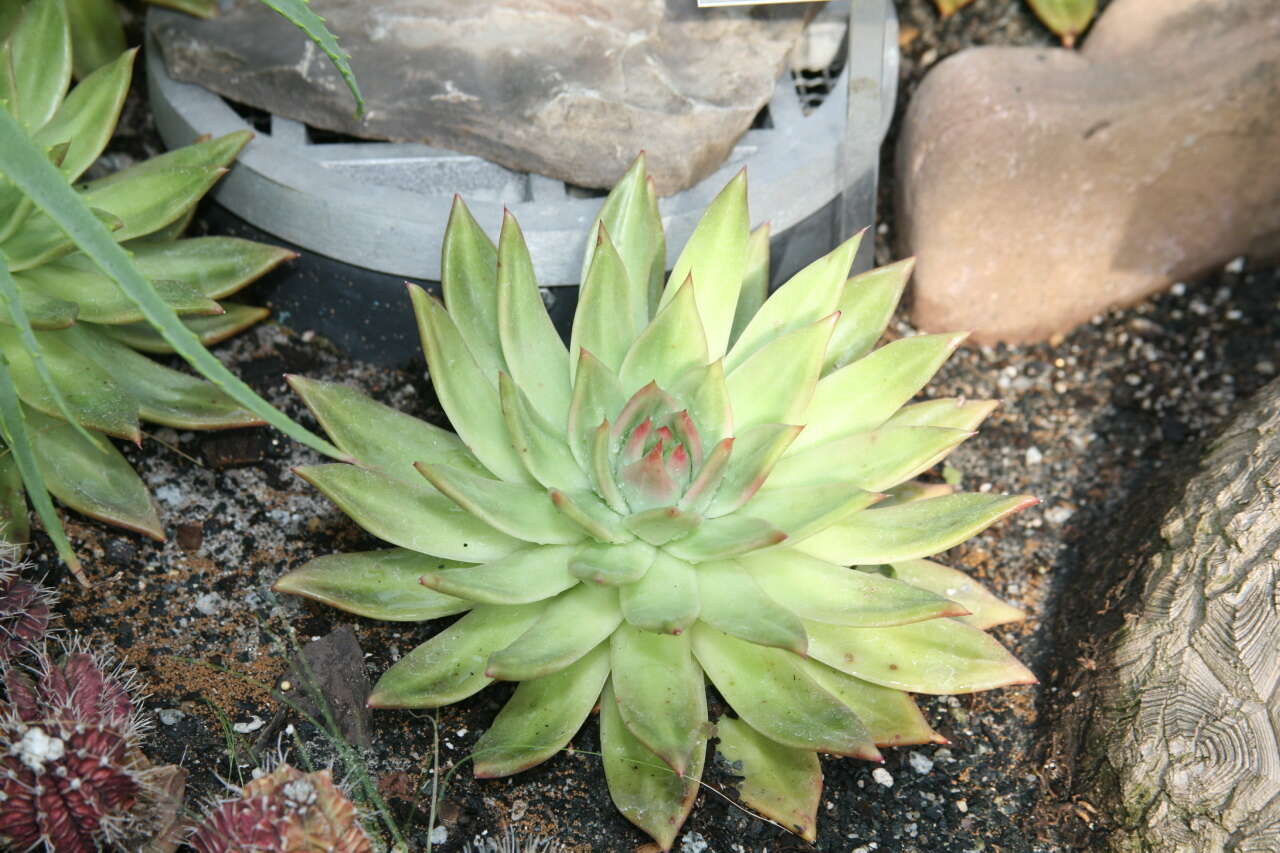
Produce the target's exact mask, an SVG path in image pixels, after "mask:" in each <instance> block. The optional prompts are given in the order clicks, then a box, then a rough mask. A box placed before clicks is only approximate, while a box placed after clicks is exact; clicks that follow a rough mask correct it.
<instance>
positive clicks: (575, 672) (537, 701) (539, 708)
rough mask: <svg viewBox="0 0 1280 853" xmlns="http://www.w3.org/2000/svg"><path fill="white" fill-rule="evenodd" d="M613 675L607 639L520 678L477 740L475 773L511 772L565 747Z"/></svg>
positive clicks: (487, 776) (481, 775)
mask: <svg viewBox="0 0 1280 853" xmlns="http://www.w3.org/2000/svg"><path fill="white" fill-rule="evenodd" d="M608 679H609V648H608V646H606V645H604V644H603V643H602V644H600V645H599V646H597V647H596V648H595V649H593V650H592V651H590V652H588V653H587V654H586V656H584V657H583V658H582V659H581V660H578V661H576V662H574V663H572V664H570V665H569V666H567V667H565V668H564V669H562V670H560V671H559V672H554V673H552V674H551V675H544V676H542V677H541V678H535V679H532V680H529V681H524V682H521V684H520V686H519V687H517V688H516V692H515V693H514V694H512V696H511V698H510V699H508V700H507V704H505V705H503V706H502V710H501V711H499V712H498V716H497V717H496V718H495V719H494V721H493V725H491V726H489V728H488V729H487V730H486V731H485V733H484V734H482V735H481V736H480V739H479V740H477V741H476V745H475V749H474V750H472V753H471V754H472V756H473V757H474V767H475V774H476V778H478V779H492V778H495V777H498V776H510V775H511V774H512V773H519V772H520V771H521V770H528V769H529V768H530V767H533V766H535V765H538V764H541V763H542V762H544V761H546V760H547V759H548V758H550V757H551V756H553V755H555V754H556V753H557V752H559V751H560V750H562V749H564V747H565V746H566V745H567V744H568V743H569V741H570V740H571V739H572V738H573V736H574V735H575V734H577V732H578V729H580V728H581V727H582V724H583V723H584V722H585V721H586V719H587V716H588V715H589V714H590V713H591V709H592V708H594V707H595V704H596V700H597V699H599V698H600V691H601V690H602V689H603V688H604V683H605V681H607V680H608Z"/></svg>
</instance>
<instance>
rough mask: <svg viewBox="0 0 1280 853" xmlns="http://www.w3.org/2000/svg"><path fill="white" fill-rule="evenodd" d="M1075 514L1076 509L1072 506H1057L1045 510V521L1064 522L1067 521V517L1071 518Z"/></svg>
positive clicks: (1052, 522) (1051, 522)
mask: <svg viewBox="0 0 1280 853" xmlns="http://www.w3.org/2000/svg"><path fill="white" fill-rule="evenodd" d="M1075 514H1076V511H1075V510H1073V509H1071V508H1070V507H1065V506H1055V507H1051V508H1050V509H1047V510H1045V513H1044V518H1045V521H1047V522H1049V523H1050V524H1062V523H1063V522H1065V521H1066V520H1067V519H1069V518H1071V516H1073V515H1075Z"/></svg>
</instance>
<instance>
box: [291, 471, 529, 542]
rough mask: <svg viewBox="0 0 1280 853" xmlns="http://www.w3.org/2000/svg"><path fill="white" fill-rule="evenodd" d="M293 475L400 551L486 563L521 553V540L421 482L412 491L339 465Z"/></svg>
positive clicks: (376, 475)
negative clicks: (400, 549)
mask: <svg viewBox="0 0 1280 853" xmlns="http://www.w3.org/2000/svg"><path fill="white" fill-rule="evenodd" d="M294 471H295V472H296V473H297V474H298V475H299V476H301V477H302V478H303V479H304V480H306V481H307V482H308V483H310V484H311V485H313V486H315V487H316V488H317V489H319V490H320V491H321V492H323V493H324V494H325V495H326V496H327V497H328V498H329V500H331V501H333V502H334V503H336V504H337V505H338V507H339V509H341V510H342V511H343V512H345V513H346V514H347V515H349V516H351V518H352V520H353V521H355V523H356V524H358V525H360V526H361V527H363V528H364V529H365V530H367V531H369V532H370V533H372V534H373V535H374V536H377V537H378V538H379V539H385V540H386V541H387V542H390V543H391V544H393V545H399V546H400V547H402V548H408V549H410V550H413V551H418V552H420V553H423V554H432V555H435V556H439V557H445V558H448V559H452V560H467V561H476V562H488V561H490V560H496V559H498V558H500V557H505V556H506V555H507V554H510V553H511V552H512V551H515V550H516V549H518V548H520V547H523V543H522V542H520V540H518V539H513V538H512V537H510V536H508V535H507V534H505V533H501V532H499V531H497V530H495V529H494V528H492V527H490V526H489V525H488V524H486V523H485V522H483V521H481V520H480V519H479V518H476V517H475V516H474V515H472V514H471V513H469V512H466V511H465V510H462V509H460V508H459V507H458V505H457V504H455V503H454V502H453V501H451V500H450V499H449V498H447V497H445V496H444V495H442V494H440V493H438V492H436V491H435V490H434V489H431V488H430V487H428V486H427V485H426V483H425V481H424V482H423V485H421V486H414V485H410V484H409V483H407V482H405V481H404V480H396V479H392V478H391V477H388V476H387V475H386V474H379V473H378V472H376V471H369V470H366V469H364V468H359V467H356V466H355V465H344V464H342V463H332V464H328V465H312V466H307V467H302V468H295V469H294Z"/></svg>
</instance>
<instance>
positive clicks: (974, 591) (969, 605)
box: [891, 560, 1027, 629]
mask: <svg viewBox="0 0 1280 853" xmlns="http://www.w3.org/2000/svg"><path fill="white" fill-rule="evenodd" d="M891 568H892V569H893V576H894V577H895V578H897V579H898V580H901V581H905V582H906V583H909V584H911V585H912V586H915V587H918V588H920V589H927V590H929V591H930V592H933V593H935V594H937V595H941V596H945V597H946V598H949V599H951V600H952V601H954V602H956V603H957V604H959V605H960V606H961V607H963V608H964V609H966V610H968V611H969V613H968V615H966V616H960V617H958V618H959V619H960V621H961V622H963V623H965V624H966V625H970V626H972V627H974V628H978V629H986V628H993V627H995V626H996V625H1004V624H1006V623H1008V622H1021V621H1022V620H1023V619H1026V618H1027V614H1025V613H1023V612H1022V611H1021V610H1019V609H1018V608H1016V607H1014V606H1012V605H1010V604H1006V603H1005V602H1003V601H1001V600H1000V599H998V598H996V597H995V596H994V595H992V594H991V593H990V592H988V591H987V589H986V588H985V587H984V586H983V585H982V584H980V583H978V582H977V581H976V580H974V579H973V578H971V577H969V576H968V575H966V574H965V573H964V572H958V571H956V570H955V569H952V568H948V567H947V566H944V565H942V564H940V563H935V562H933V561H932V560H904V561H902V562H900V563H894V564H893V565H892V566H891Z"/></svg>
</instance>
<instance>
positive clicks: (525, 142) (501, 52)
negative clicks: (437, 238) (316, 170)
mask: <svg viewBox="0 0 1280 853" xmlns="http://www.w3.org/2000/svg"><path fill="white" fill-rule="evenodd" d="M808 5H809V4H800V5H799V6H793V5H788V6H785V7H780V8H776V9H768V10H763V11H762V10H759V9H756V10H746V9H715V10H712V9H698V8H696V6H695V3H694V0H491V2H485V3H459V2H458V0H369V1H368V2H360V3H352V2H349V0H315V2H314V3H313V4H312V6H313V8H314V9H315V10H316V12H318V13H319V14H320V15H321V16H323V17H324V18H325V19H326V21H327V23H328V26H329V28H330V30H332V31H333V32H334V33H336V34H337V35H338V37H339V39H340V40H341V43H342V46H343V48H345V49H346V50H347V51H349V52H350V53H351V57H352V58H351V66H352V68H353V69H354V70H355V72H356V76H357V77H358V79H359V81H360V87H361V89H362V90H363V92H364V95H365V97H366V99H367V101H368V111H367V115H366V117H365V119H364V120H363V121H360V120H357V119H356V118H355V116H354V114H353V113H354V106H353V103H352V101H351V97H350V95H349V94H348V93H347V92H346V90H345V88H344V87H343V85H342V84H341V82H340V78H339V77H338V76H337V72H335V71H334V70H333V69H332V67H330V65H329V63H328V62H327V61H326V60H325V58H324V56H323V54H321V53H320V52H319V51H318V50H316V49H315V48H313V47H312V46H311V44H310V43H309V42H308V41H307V40H306V39H305V38H303V37H302V36H301V35H300V34H299V33H298V32H296V31H295V30H294V29H293V28H292V27H291V26H290V25H289V24H288V23H287V22H286V21H284V20H283V19H281V18H279V16H277V15H276V14H275V13H273V12H271V11H270V10H269V9H267V8H266V7H265V6H263V5H262V4H261V3H259V2H258V0H236V2H234V3H233V4H232V6H231V8H230V9H229V10H227V11H226V12H225V14H223V15H221V16H220V17H219V18H217V19H215V20H211V21H200V20H197V19H195V18H191V17H188V16H185V15H178V14H173V13H156V15H157V17H156V21H157V23H156V24H155V27H154V31H155V33H156V35H157V37H158V41H159V43H160V45H161V48H162V50H163V52H164V58H165V63H166V65H167V67H168V70H169V73H170V74H171V75H173V76H174V77H176V78H177V79H179V80H184V81H187V82H194V83H199V84H201V85H202V86H205V87H206V88H208V89H212V90H213V91H215V92H218V93H219V94H222V95H226V96H227V97H229V98H231V99H233V100H236V101H240V102H242V103H246V104H250V105H252V106H255V107H260V108H263V109H266V110H270V111H272V112H275V113H277V114H280V115H285V116H288V117H290V118H295V119H298V120H301V121H304V122H306V123H307V124H310V125H312V126H313V127H320V128H326V129H329V130H334V131H340V132H343V133H349V134H353V135H358V136H362V137H366V138H372V139H389V140H394V141H401V142H408V141H416V142H425V143H428V144H431V145H438V146H441V147H444V148H450V149H453V150H455V151H462V152H466V153H470V154H477V155H480V156H482V157H486V158H488V159H490V160H493V161H495V162H497V163H501V164H502V165H504V166H507V167H509V168H512V169H519V170H521V171H528V172H536V173H538V174H542V175H548V176H550V177H553V178H559V179H561V180H565V181H568V182H570V183H574V184H579V185H584V186H591V187H609V186H612V185H613V183H614V182H615V181H616V180H617V179H618V178H619V177H620V176H621V175H622V173H623V172H624V171H626V167H627V166H628V165H629V164H630V162H631V160H632V159H633V158H634V157H635V155H636V154H637V153H638V152H639V151H640V150H642V149H643V150H646V151H647V152H648V154H649V163H650V174H651V175H653V177H654V180H655V181H656V182H657V185H658V190H659V192H661V193H663V194H669V193H672V192H675V191H677V190H680V189H683V188H685V187H687V186H689V185H691V184H693V183H695V182H697V181H698V180H700V179H701V178H703V177H706V176H707V175H708V174H710V173H711V172H712V171H714V170H715V168H716V167H717V166H719V165H720V164H721V163H723V162H724V159H725V157H727V156H728V154H729V152H730V151H731V150H732V148H733V145H734V143H735V142H736V141H737V139H738V137H739V136H741V135H742V133H743V132H744V131H746V130H747V128H748V127H750V125H751V122H752V120H753V119H754V118H755V116H756V114H757V113H758V112H759V111H760V108H761V107H762V106H763V105H764V104H765V103H767V102H768V100H769V98H770V97H771V96H772V94H773V90H774V86H775V84H776V82H777V79H778V76H779V75H780V74H781V73H782V70H783V68H784V64H785V61H786V57H787V52H788V51H789V50H790V48H791V46H792V44H793V43H794V42H795V40H796V38H797V36H798V35H799V33H800V31H801V28H802V26H803V22H804V18H805V16H806V14H807V12H808V9H807V8H806V7H807V6H808Z"/></svg>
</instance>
